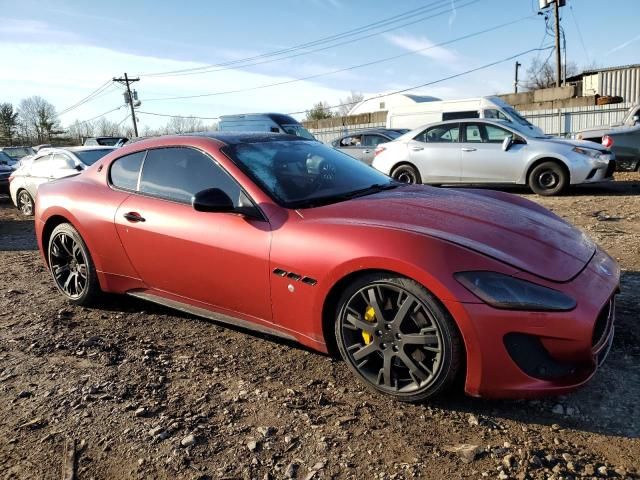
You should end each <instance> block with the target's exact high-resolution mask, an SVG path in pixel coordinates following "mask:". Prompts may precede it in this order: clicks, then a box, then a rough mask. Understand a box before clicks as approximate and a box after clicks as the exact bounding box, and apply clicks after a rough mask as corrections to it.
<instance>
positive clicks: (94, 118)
mask: <svg viewBox="0 0 640 480" xmlns="http://www.w3.org/2000/svg"><path fill="white" fill-rule="evenodd" d="M121 108H122V105H120V106H119V107H118V108H114V109H113V110H109V111H108V112H104V113H101V114H100V115H96V116H95V117H93V118H90V119H88V120H82V121H81V122H78V124H80V125H81V124H83V123H88V122H92V121H94V120H97V119H98V118H100V117H104V116H105V115H108V114H110V113H112V112H115V111H116V110H120V109H121Z"/></svg>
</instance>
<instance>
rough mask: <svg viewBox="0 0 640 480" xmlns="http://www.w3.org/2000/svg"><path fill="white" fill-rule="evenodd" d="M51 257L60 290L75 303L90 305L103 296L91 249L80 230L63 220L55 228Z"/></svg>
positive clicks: (49, 250)
mask: <svg viewBox="0 0 640 480" xmlns="http://www.w3.org/2000/svg"><path fill="white" fill-rule="evenodd" d="M47 258H48V260H49V269H50V270H51V275H52V276H53V281H54V283H55V284H56V287H58V290H60V292H61V293H62V294H63V295H64V296H65V297H66V298H67V300H69V301H70V302H71V303H73V304H75V305H90V304H92V303H93V302H94V301H95V299H96V297H98V296H99V294H100V293H101V292H100V284H99V282H98V277H97V274H96V269H95V266H94V264H93V261H92V260H91V255H90V254H89V249H88V248H87V245H86V244H85V243H84V241H83V240H82V237H81V236H80V234H79V233H78V231H77V230H76V229H75V228H74V227H73V226H72V225H71V224H69V223H61V224H60V225H58V226H57V227H56V228H54V229H53V232H51V237H50V238H49V245H48V247H47Z"/></svg>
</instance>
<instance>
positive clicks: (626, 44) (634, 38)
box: [605, 35, 640, 55]
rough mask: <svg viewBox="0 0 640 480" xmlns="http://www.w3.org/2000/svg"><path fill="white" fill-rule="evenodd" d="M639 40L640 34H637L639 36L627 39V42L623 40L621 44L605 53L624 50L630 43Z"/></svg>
mask: <svg viewBox="0 0 640 480" xmlns="http://www.w3.org/2000/svg"><path fill="white" fill-rule="evenodd" d="M638 40H640V35H637V36H635V37H633V38H632V39H630V40H627V41H626V42H623V43H621V44H620V45H618V46H616V47H613V48H612V49H611V50H609V51H608V52H607V53H606V54H605V55H607V54H609V53H613V52H617V51H620V50H622V49H624V48H627V47H628V46H629V45H631V44H632V43H635V42H637V41H638Z"/></svg>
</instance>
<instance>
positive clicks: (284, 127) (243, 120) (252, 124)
mask: <svg viewBox="0 0 640 480" xmlns="http://www.w3.org/2000/svg"><path fill="white" fill-rule="evenodd" d="M218 129H219V130H220V131H221V132H274V133H288V134H289V135H296V136H298V137H302V138H307V139H309V140H315V139H316V138H315V137H314V136H313V135H312V134H311V133H309V131H308V130H307V129H306V128H304V127H303V126H302V124H301V123H300V122H298V121H297V120H296V119H295V118H293V117H290V116H289V115H284V114H283V113H246V114H243V115H222V116H221V117H220V122H219V124H218Z"/></svg>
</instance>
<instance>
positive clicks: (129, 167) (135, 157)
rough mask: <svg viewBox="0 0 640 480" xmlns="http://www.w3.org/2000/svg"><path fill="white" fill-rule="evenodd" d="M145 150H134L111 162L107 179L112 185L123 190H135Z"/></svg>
mask: <svg viewBox="0 0 640 480" xmlns="http://www.w3.org/2000/svg"><path fill="white" fill-rule="evenodd" d="M144 155H145V152H144V151H142V152H136V153H132V154H130V155H125V156H124V157H120V158H118V159H117V160H114V161H113V163H111V170H110V172H109V181H110V182H111V184H112V185H113V186H114V187H117V188H122V189H124V190H136V189H137V187H138V177H139V175H140V166H141V165H142V160H143V159H144Z"/></svg>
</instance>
